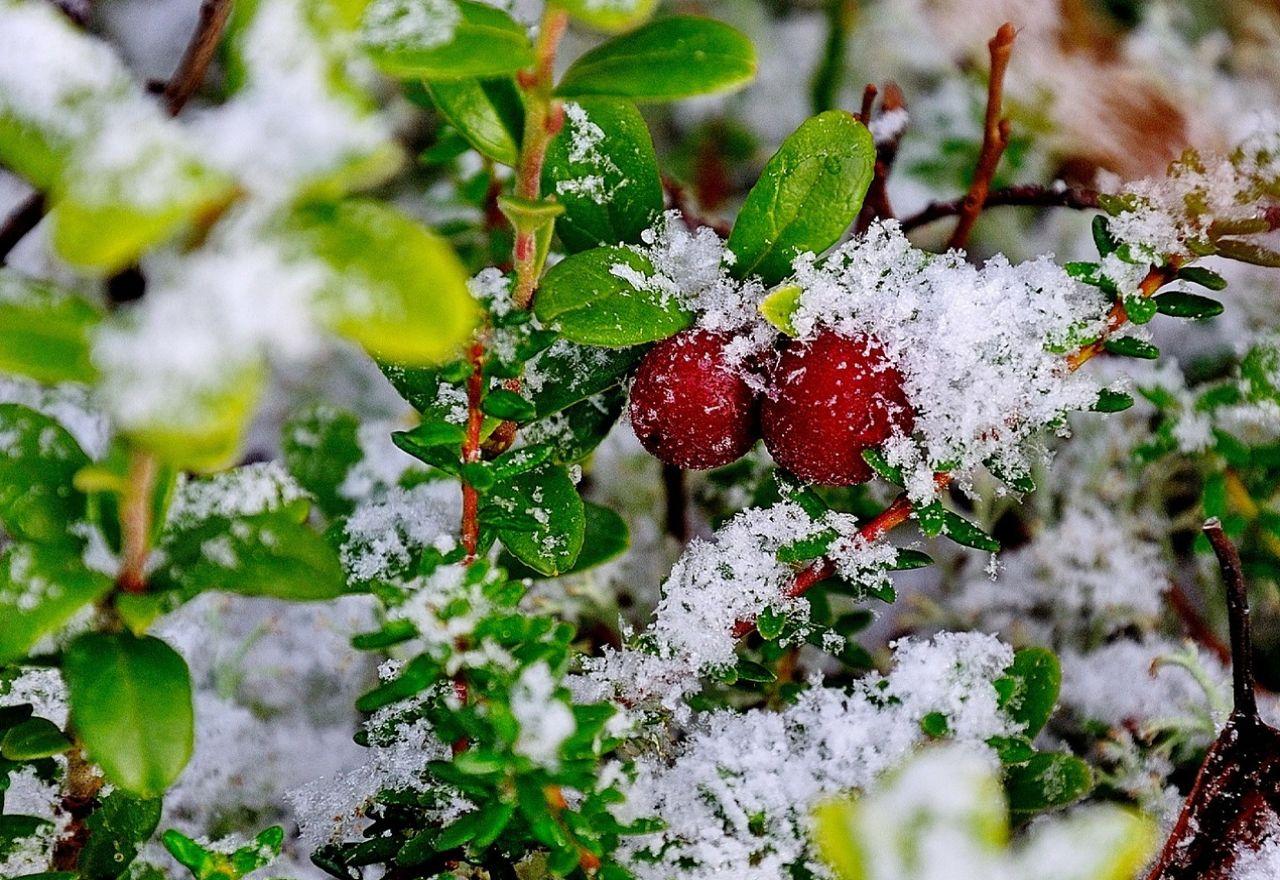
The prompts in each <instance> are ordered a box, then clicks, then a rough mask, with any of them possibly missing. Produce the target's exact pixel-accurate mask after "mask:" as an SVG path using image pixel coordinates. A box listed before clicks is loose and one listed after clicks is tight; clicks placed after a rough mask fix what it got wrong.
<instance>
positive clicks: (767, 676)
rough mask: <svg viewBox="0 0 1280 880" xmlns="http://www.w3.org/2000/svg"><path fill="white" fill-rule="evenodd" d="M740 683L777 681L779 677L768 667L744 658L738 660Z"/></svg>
mask: <svg viewBox="0 0 1280 880" xmlns="http://www.w3.org/2000/svg"><path fill="white" fill-rule="evenodd" d="M737 673H738V681H752V682H769V681H776V680H777V678H778V676H776V675H775V674H774V673H773V670H771V669H769V668H768V667H767V666H762V665H761V664H759V663H756V662H755V661H754V660H748V659H747V658H745V657H743V658H740V659H739V660H738V666H737Z"/></svg>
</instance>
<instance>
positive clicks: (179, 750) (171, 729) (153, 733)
mask: <svg viewBox="0 0 1280 880" xmlns="http://www.w3.org/2000/svg"><path fill="white" fill-rule="evenodd" d="M62 671H63V675H64V677H65V678H66V682H67V693H68V700H69V702H70V706H71V721H72V724H74V725H75V729H76V735H77V736H78V737H79V739H80V741H81V743H82V744H83V745H84V748H85V751H86V752H87V753H88V756H89V758H90V759H91V760H92V761H94V762H95V763H96V764H98V766H100V767H101V768H102V771H103V773H104V774H105V775H106V778H107V780H108V781H109V782H111V783H112V784H114V785H116V786H119V787H120V788H122V789H124V790H125V791H128V792H130V793H132V794H136V795H139V796H142V797H155V796H157V795H160V794H162V793H163V792H164V790H165V789H166V788H168V787H169V786H170V785H171V784H172V783H173V781H174V780H175V779H177V778H178V775H179V774H180V773H181V772H182V769H183V768H184V767H185V766H186V764H187V761H188V759H189V758H190V757H191V751H192V748H193V745H194V741H195V726H194V724H195V722H194V717H193V716H194V713H193V710H192V702H191V675H190V673H189V672H188V671H187V664H186V662H185V661H184V660H183V659H182V657H181V656H180V655H179V654H178V653H177V652H176V651H174V650H173V648H171V647H169V646H168V645H166V644H165V643H164V642H162V641H160V640H159V639H157V638H155V637H154V636H144V637H142V638H138V637H136V636H134V635H132V634H129V633H113V634H107V633H88V634H86V635H82V636H80V637H79V638H77V639H76V640H75V641H74V642H72V643H71V645H70V646H69V647H68V648H67V650H66V653H65V654H64V655H63V666H62Z"/></svg>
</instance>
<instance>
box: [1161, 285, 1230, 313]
mask: <svg viewBox="0 0 1280 880" xmlns="http://www.w3.org/2000/svg"><path fill="white" fill-rule="evenodd" d="M1219 289H1221V288H1219ZM1153 302H1154V303H1155V305H1156V308H1157V309H1159V311H1160V314H1162V315H1170V316H1172V317H1174V318H1212V317H1213V316H1214V315H1221V314H1222V309H1223V305H1222V303H1220V302H1218V301H1217V300H1216V299H1210V298H1209V297H1207V296H1200V295H1199V294H1195V293H1188V292H1187V291H1185V290H1170V291H1169V292H1167V293H1162V294H1160V295H1159V296H1157V297H1156V298H1155V299H1154V300H1153Z"/></svg>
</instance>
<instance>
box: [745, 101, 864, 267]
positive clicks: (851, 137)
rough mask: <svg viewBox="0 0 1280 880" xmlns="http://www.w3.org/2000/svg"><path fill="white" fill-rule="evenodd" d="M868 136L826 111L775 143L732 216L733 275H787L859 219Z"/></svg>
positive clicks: (848, 119)
mask: <svg viewBox="0 0 1280 880" xmlns="http://www.w3.org/2000/svg"><path fill="white" fill-rule="evenodd" d="M875 163H876V146H875V141H874V140H873V139H872V137H871V132H869V131H867V129H866V127H865V126H863V125H862V124H861V123H860V122H858V121H857V120H856V119H855V118H854V117H853V116H852V115H851V114H849V113H846V112H844V111H843V110H829V111H827V112H826V113H820V114H818V115H817V116H815V117H813V118H812V119H809V120H807V121H805V123H804V124H803V125H801V126H800V127H799V128H798V129H796V131H795V133H794V134H792V135H791V136H790V137H788V138H787V139H786V140H785V141H783V142H782V146H781V147H779V148H778V152H777V153H775V154H774V155H773V158H772V159H770V160H769V162H768V164H767V165H765V167H764V171H763V172H761V174H760V179H759V180H758V181H756V185H755V186H753V187H752V188H751V192H750V193H748V194H747V200H746V202H745V203H744V204H743V206H742V210H741V211H739V212H738V219H737V220H736V221H735V222H734V224H733V232H732V233H731V234H730V235H729V241H728V243H727V245H726V246H727V247H728V248H729V250H730V251H732V252H733V253H734V254H735V255H736V256H737V258H738V259H737V261H736V262H734V264H733V267H732V269H733V273H734V275H736V276H737V277H739V278H746V277H749V276H751V275H758V276H759V277H760V278H762V279H763V280H764V282H765V283H766V284H772V283H774V282H777V281H780V280H781V279H783V278H786V277H787V276H788V275H790V274H791V264H792V261H793V260H795V258H796V257H797V256H798V255H800V254H802V253H805V252H806V251H809V252H812V253H815V254H820V253H822V252H823V251H825V250H826V249H827V248H828V247H830V246H831V245H833V244H835V243H836V242H837V241H839V240H840V236H842V235H844V233H845V231H846V230H847V229H848V228H849V226H850V225H851V224H852V223H853V221H854V220H856V219H857V217H858V212H859V211H860V210H861V209H862V200H863V198H864V197H865V196H866V194H867V188H868V187H869V186H870V185H871V178H872V177H873V176H874V174H875Z"/></svg>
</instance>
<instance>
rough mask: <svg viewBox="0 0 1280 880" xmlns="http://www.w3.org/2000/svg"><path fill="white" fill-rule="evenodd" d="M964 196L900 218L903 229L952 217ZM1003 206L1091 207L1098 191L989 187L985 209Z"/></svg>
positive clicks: (1032, 185)
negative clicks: (991, 188) (990, 188)
mask: <svg viewBox="0 0 1280 880" xmlns="http://www.w3.org/2000/svg"><path fill="white" fill-rule="evenodd" d="M965 198H968V197H967V196H966V197H965ZM965 198H959V199H952V200H951V201H949V202H930V203H929V204H928V205H926V206H925V207H924V208H923V209H922V210H921V211H919V212H917V213H915V214H912V215H911V216H910V217H905V218H903V220H902V221H901V222H902V231H903V232H910V231H911V230H913V229H917V228H919V227H921V226H926V225H928V224H930V223H933V222H934V221H935V220H941V219H942V218H944V217H955V216H956V215H958V214H960V212H961V211H962V210H963V209H964V203H965ZM1003 205H1009V206H1026V207H1041V208H1075V209H1078V210H1092V209H1095V208H1097V207H1098V193H1097V192H1096V191H1094V190H1091V189H1083V188H1079V187H1070V186H1064V187H1052V186H1041V185H1040V184H1038V183H1024V184H1018V185H1016V186H1005V187H1001V188H999V189H993V190H990V191H989V192H988V193H987V197H986V199H985V200H984V202H983V207H984V208H994V207H999V206H1003Z"/></svg>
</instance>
